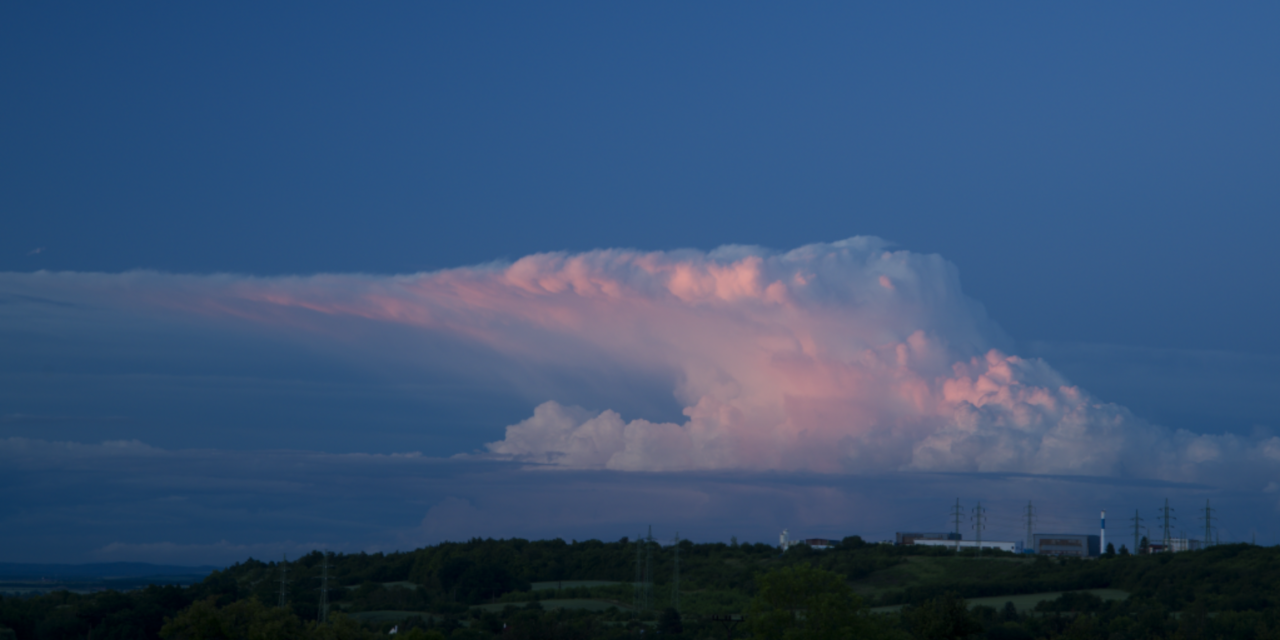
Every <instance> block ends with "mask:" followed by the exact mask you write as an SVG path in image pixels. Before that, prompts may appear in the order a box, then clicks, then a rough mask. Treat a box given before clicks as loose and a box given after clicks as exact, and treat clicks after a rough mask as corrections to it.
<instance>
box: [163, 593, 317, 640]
mask: <svg viewBox="0 0 1280 640" xmlns="http://www.w3.org/2000/svg"><path fill="white" fill-rule="evenodd" d="M215 601H216V598H208V599H205V600H201V601H199V602H196V603H195V604H193V605H191V607H190V608H189V609H187V610H186V611H183V612H182V613H180V614H178V615H177V616H176V617H174V618H173V619H172V620H170V621H169V622H168V624H165V625H164V628H163V629H161V630H160V637H162V638H164V639H165V640H239V639H240V638H252V639H253V640H302V639H303V638H305V637H306V635H307V634H306V627H305V626H304V625H303V624H302V621H301V620H298V616H296V615H294V614H293V612H292V611H290V610H289V609H283V608H280V607H273V608H270V609H268V608H267V607H265V606H263V605H262V603H261V602H259V601H257V600H256V599H250V600H240V601H238V602H233V603H231V604H229V605H227V606H226V607H223V608H221V609H218V608H217V607H216V606H215V605H214V602H215Z"/></svg>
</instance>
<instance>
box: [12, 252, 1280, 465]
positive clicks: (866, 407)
mask: <svg viewBox="0 0 1280 640" xmlns="http://www.w3.org/2000/svg"><path fill="white" fill-rule="evenodd" d="M22 278H25V280H22V281H21V282H22V283H23V284H24V285H25V286H24V287H22V288H23V289H24V292H26V293H30V294H39V295H48V294H49V292H50V291H55V290H60V289H61V290H67V289H73V290H82V291H83V290H94V291H97V292H99V293H102V292H108V293H109V295H110V297H111V298H112V299H113V300H117V301H118V300H121V299H123V300H125V301H126V302H124V303H123V304H139V303H145V304H146V305H150V306H154V307H157V308H159V307H165V308H169V309H178V310H181V311H183V312H188V313H197V314H200V315H202V316H209V315H214V316H222V315H234V316H238V317H241V318H248V319H250V320H252V321H254V322H261V323H268V324H278V323H287V322H292V323H296V322H304V320H300V319H299V318H300V317H301V316H299V315H297V314H296V313H294V312H299V311H305V313H307V314H310V315H312V316H315V317H321V318H332V317H355V318H363V319H366V320H369V321H373V322H379V323H395V324H399V325H407V326H410V327H414V328H416V329H418V330H421V331H424V332H430V333H433V334H438V335H443V336H446V337H448V338H450V339H455V340H462V341H469V342H472V343H476V344H480V345H484V346H485V347H487V348H489V349H492V350H496V351H497V352H499V353H502V354H505V355H507V356H510V357H516V358H521V359H523V360H525V361H532V362H535V363H537V362H544V363H556V364H557V365H564V364H566V363H567V364H569V365H572V363H573V362H575V360H577V359H586V358H600V357H604V358H607V359H609V360H611V361H613V362H616V363H619V364H620V365H621V366H624V367H633V368H636V369H643V370H662V371H668V372H672V373H673V379H674V380H675V384H674V389H673V391H674V394H675V397H676V398H677V400H679V402H680V403H681V404H682V406H683V407H684V415H685V420H684V421H683V422H682V423H672V422H650V421H646V420H642V419H630V420H628V419H627V418H624V417H623V416H621V415H619V414H617V413H615V412H613V411H607V410H606V411H603V412H599V411H595V412H592V411H586V410H583V409H580V408H577V407H571V406H562V405H561V404H558V403H557V402H556V399H555V398H549V399H548V401H547V402H546V403H545V404H542V405H541V406H539V407H538V408H537V409H536V410H535V412H534V415H533V416H532V417H530V418H528V419H527V420H524V421H522V422H520V423H518V424H514V425H511V426H509V427H508V428H507V432H506V437H505V438H504V439H503V440H500V441H497V442H492V443H489V444H488V445H487V451H486V452H484V454H483V455H488V456H492V457H503V458H509V459H516V460H525V461H529V462H537V463H541V464H546V465H551V466H559V467H568V468H601V469H617V470H635V471H675V470H697V469H704V470H705V469H753V470H765V469H771V470H790V471H795V470H809V471H816V472H824V473H864V472H880V471H886V470H928V471H992V472H1021V473H1054V474H1063V473H1069V474H1091V475H1137V476H1151V477H1164V478H1186V477H1188V476H1187V474H1188V473H1194V472H1195V470H1197V469H1206V468H1211V467H1218V466H1223V465H1238V464H1240V463H1242V462H1248V463H1249V464H1250V465H1253V467H1254V468H1260V469H1267V470H1270V469H1274V465H1275V464H1276V462H1277V461H1278V460H1280V439H1275V438H1272V439H1270V440H1262V441H1256V442H1244V441H1242V440H1240V439H1238V438H1235V437H1233V436H1207V435H1196V434H1191V433H1188V432H1173V431H1170V430H1167V429H1163V428H1160V427H1158V426H1153V425H1151V424H1148V423H1146V422H1144V421H1143V420H1141V419H1139V418H1137V417H1135V416H1134V415H1132V414H1131V413H1130V412H1129V411H1127V410H1126V409H1124V408H1123V407H1120V406H1117V405H1114V404H1108V403H1105V402H1102V401H1101V400H1099V399H1097V398H1094V397H1093V396H1091V395H1090V394H1089V393H1088V392H1086V391H1085V390H1083V389H1080V388H1077V387H1075V386H1072V385H1071V384H1070V383H1069V382H1068V381H1066V380H1065V379H1064V378H1063V377H1062V376H1061V375H1059V374H1058V373H1056V372H1055V371H1054V370H1053V369H1052V368H1051V367H1050V366H1049V365H1048V364H1047V363H1045V362H1043V361H1040V360H1036V359H1024V358H1019V357H1017V356H1016V355H1011V354H1009V353H1007V352H1008V350H1009V349H1008V344H1009V341H1008V340H1007V338H1005V337H1004V336H1003V334H1002V333H1001V332H1000V330H999V328H998V327H997V326H996V325H995V324H994V323H992V322H991V321H990V320H988V318H987V317H986V314H985V312H984V310H983V309H982V307H981V305H979V304H978V303H977V302H975V301H973V300H972V299H970V298H968V297H967V296H965V294H964V293H963V291H962V290H961V287H960V281H959V277H958V275H957V272H956V269H955V267H954V266H953V265H951V264H950V263H948V262H947V261H945V260H944V259H942V258H941V257H939V256H936V255H922V254H917V253H911V252H908V251H894V250H890V249H889V247H888V245H887V244H886V243H885V242H883V241H881V240H879V239H876V238H869V237H857V238H852V239H849V240H845V241H841V242H834V243H829V244H814V245H809V246H805V247H801V248H798V249H795V250H792V251H788V252H775V251H770V250H766V249H762V248H758V247H743V246H728V247H722V248H720V249H717V250H715V251H711V252H706V253H704V252H698V251H675V252H638V251H627V250H601V251H592V252H586V253H579V254H567V253H546V254H537V255H532V256H528V257H525V258H522V259H520V260H517V261H515V262H514V263H509V264H508V263H504V264H490V265H482V266H478V267H471V268H461V269H451V270H445V271H438V272H432V273H421V274H413V275H403V276H386V277H380V276H366V275H317V276H308V277H288V278H247V277H237V276H173V275H165V274H155V273H144V272H138V273H128V274H120V275H100V274H98V275H95V274H28V275H22V276H18V275H14V274H10V276H8V280H9V284H10V285H13V283H14V282H18V280H16V279H22Z"/></svg>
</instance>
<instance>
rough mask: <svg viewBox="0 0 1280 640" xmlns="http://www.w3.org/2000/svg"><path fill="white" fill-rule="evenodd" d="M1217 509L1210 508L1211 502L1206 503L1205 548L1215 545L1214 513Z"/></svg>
mask: <svg viewBox="0 0 1280 640" xmlns="http://www.w3.org/2000/svg"><path fill="white" fill-rule="evenodd" d="M1214 511H1217V509H1211V508H1209V501H1208V500H1205V501H1204V517H1203V518H1201V519H1202V520H1204V546H1205V547H1208V546H1209V545H1210V544H1212V543H1213V512H1214Z"/></svg>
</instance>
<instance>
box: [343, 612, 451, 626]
mask: <svg viewBox="0 0 1280 640" xmlns="http://www.w3.org/2000/svg"><path fill="white" fill-rule="evenodd" d="M346 615H347V617H349V618H353V619H355V620H359V621H360V622H372V623H374V624H378V623H382V622H400V621H401V620H404V619H405V618H412V617H414V616H422V619H423V620H428V619H430V618H431V617H432V614H430V613H428V612H426V611H359V612H356V613H348V614H346ZM435 617H437V618H439V617H440V616H435Z"/></svg>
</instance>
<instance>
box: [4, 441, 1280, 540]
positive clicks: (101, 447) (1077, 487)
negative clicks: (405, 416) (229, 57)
mask: <svg viewBox="0 0 1280 640" xmlns="http://www.w3.org/2000/svg"><path fill="white" fill-rule="evenodd" d="M0 469H2V470H0V483H3V487H4V489H5V493H6V500H5V504H4V506H3V508H0V531H3V533H0V548H3V549H5V550H6V551H4V552H3V553H2V554H0V561H47V562H55V561H59V562H72V561H77V562H79V561H106V560H144V561H153V562H172V563H188V564H192V563H229V562H234V561H238V560H242V559H244V558H246V557H249V556H254V557H277V556H279V555H280V554H289V555H290V556H295V555H297V554H299V553H305V552H306V551H309V550H311V549H319V548H323V549H332V550H336V551H343V552H357V551H380V550H381V551H389V550H395V549H412V548H416V547H419V546H422V545H425V544H435V543H439V542H441V541H445V540H466V539H469V538H472V537H512V536H519V537H526V538H554V537H560V538H564V539H580V540H581V539H588V538H600V539H617V538H620V537H622V536H635V535H637V534H639V533H641V532H643V531H645V530H646V527H648V526H649V525H652V526H653V527H654V531H655V535H657V536H659V537H662V538H664V539H665V538H668V537H671V536H673V535H675V533H676V532H677V531H678V532H679V533H680V535H681V536H682V537H686V538H691V539H694V540H728V539H729V537H730V536H736V537H738V538H739V539H740V540H744V541H746V540H750V541H760V542H775V541H776V539H777V535H778V533H779V532H781V530H782V529H784V528H787V529H789V530H790V531H791V533H792V535H799V536H821V537H837V538H838V537H843V536H845V535H855V534H856V535H862V536H864V537H866V538H867V539H871V540H881V539H887V538H890V537H892V535H893V532H894V531H897V530H948V529H950V527H951V524H950V522H949V521H948V511H949V509H950V507H951V506H952V505H953V504H954V501H955V500H956V499H957V498H959V499H960V500H961V504H962V507H963V509H964V510H965V512H966V514H967V512H968V510H969V509H971V508H972V507H973V506H974V505H975V504H976V502H977V501H978V500H981V501H982V503H983V505H984V506H985V507H986V508H987V509H988V514H989V516H990V526H991V528H990V529H989V530H988V531H987V532H986V533H985V534H984V537H986V538H988V539H1010V540H1012V539H1021V537H1022V535H1023V533H1024V531H1025V528H1024V527H1023V525H1022V521H1021V519H1020V514H1021V513H1022V511H1023V509H1024V508H1025V505H1026V503H1027V501H1034V504H1035V506H1036V509H1037V511H1038V516H1039V520H1038V525H1037V527H1038V530H1041V531H1050V530H1057V531H1072V532H1091V531H1093V530H1094V529H1096V527H1097V512H1098V510H1100V509H1104V508H1105V509H1108V510H1109V511H1110V512H1111V514H1112V515H1111V518H1112V532H1111V534H1110V535H1112V536H1115V537H1117V539H1121V540H1123V539H1125V537H1124V536H1126V535H1128V536H1130V537H1131V531H1132V530H1131V529H1129V530H1125V529H1124V519H1125V518H1127V517H1129V516H1130V515H1131V514H1132V513H1133V510H1134V509H1140V510H1141V512H1142V513H1143V517H1145V518H1146V519H1147V523H1148V525H1149V524H1150V523H1151V522H1152V521H1153V516H1154V513H1155V511H1154V510H1155V508H1156V507H1157V506H1159V505H1161V504H1163V500H1164V499H1165V498H1169V499H1170V500H1171V503H1172V504H1173V505H1174V506H1175V507H1176V508H1177V509H1178V510H1179V511H1178V513H1179V515H1180V516H1181V518H1182V520H1181V522H1182V525H1181V526H1182V528H1184V529H1185V530H1187V531H1191V532H1193V533H1194V532H1195V531H1197V529H1196V525H1195V522H1196V520H1195V517H1196V513H1195V509H1197V508H1199V507H1202V506H1203V504H1204V501H1205V500H1206V499H1211V500H1213V503H1214V507H1215V508H1216V509H1218V511H1217V514H1216V515H1217V516H1220V517H1221V518H1222V520H1221V523H1220V524H1221V528H1220V529H1219V531H1220V533H1221V535H1222V536H1223V538H1224V539H1236V540H1240V539H1249V537H1250V536H1251V535H1253V534H1254V533H1255V531H1256V533H1257V534H1258V535H1259V541H1271V540H1272V537H1273V536H1274V534H1275V533H1277V532H1280V527H1277V525H1280V516H1278V513H1277V510H1276V506H1275V504H1274V503H1275V496H1274V494H1262V493H1261V492H1260V491H1250V492H1239V491H1231V490H1224V489H1221V488H1215V487H1210V486H1200V485H1188V484H1185V483H1171V482H1160V481H1152V480H1123V479H1120V480H1117V479H1114V478H1098V477H1072V476H1037V475H1026V474H1022V475H1019V474H953V473H947V474H934V473H914V474H907V473H904V474H881V475H874V476H859V475H841V476H833V475H825V474H797V473H745V472H721V473H714V472H696V473H692V472H691V473H636V472H611V471H572V470H563V469H550V468H539V467H518V466H516V465H513V464H511V463H505V462H492V461H476V460H458V459H442V458H432V457H427V456H422V455H419V454H413V453H410V454H395V455H368V454H327V453H319V452H308V451H226V450H181V451H169V450H164V449H158V448H155V447H152V446H149V445H147V444H145V443H141V442H137V441H121V442H106V443H101V444H93V445H86V444H75V443H60V442H49V441H43V440H30V439H20V438H10V439H7V440H2V441H0ZM1260 495H1266V496H1268V497H1267V498H1266V499H1265V502H1266V504H1267V508H1266V509H1265V510H1264V511H1263V512H1262V513H1259V512H1258V510H1257V508H1256V507H1257V505H1258V504H1259V502H1260V501H1259V496H1260ZM963 531H964V532H965V533H966V534H967V535H972V531H970V530H969V528H968V521H967V519H966V521H965V522H964V524H963Z"/></svg>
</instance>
